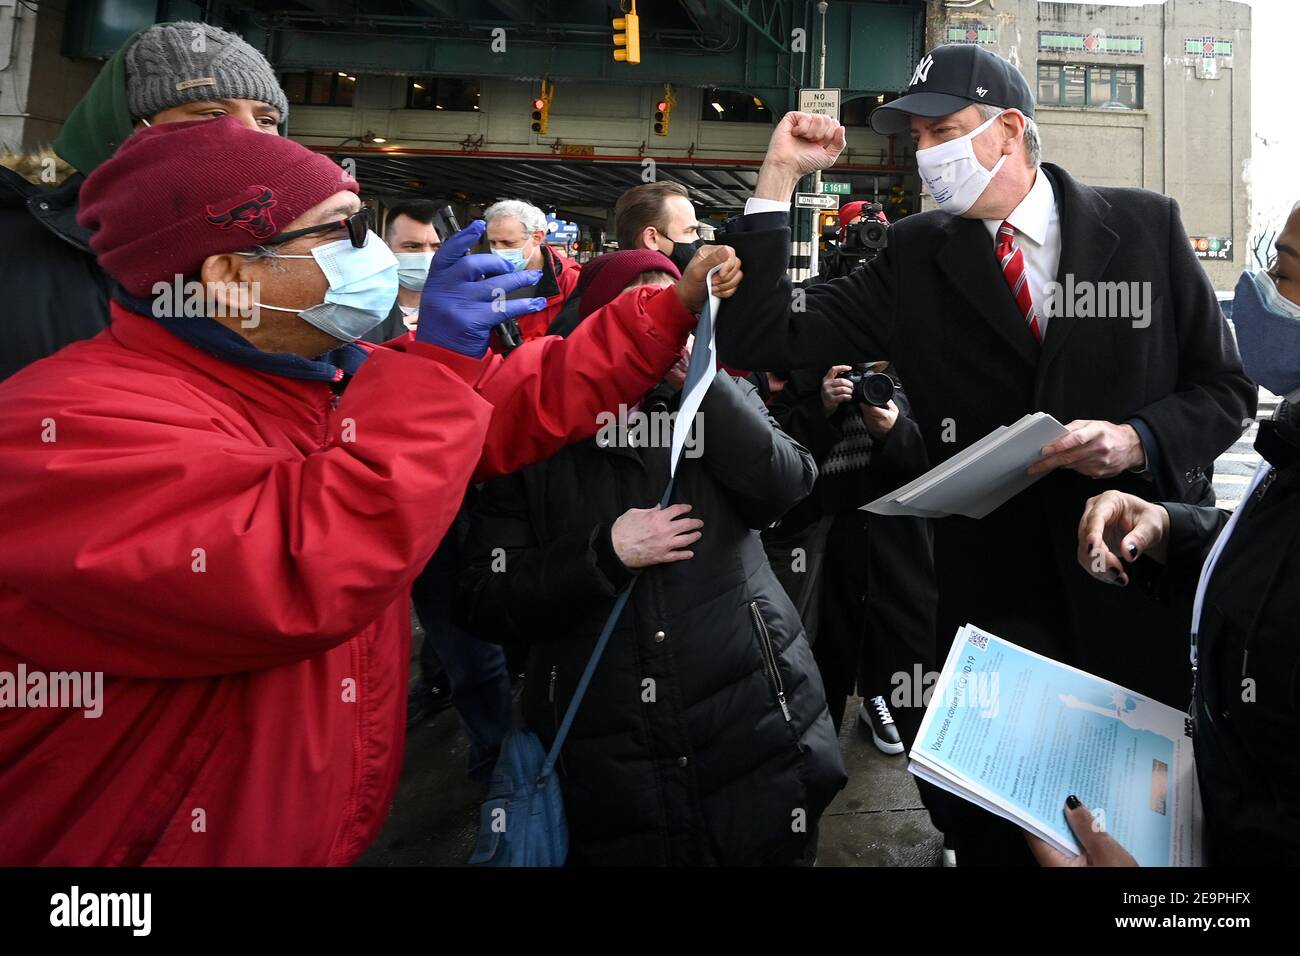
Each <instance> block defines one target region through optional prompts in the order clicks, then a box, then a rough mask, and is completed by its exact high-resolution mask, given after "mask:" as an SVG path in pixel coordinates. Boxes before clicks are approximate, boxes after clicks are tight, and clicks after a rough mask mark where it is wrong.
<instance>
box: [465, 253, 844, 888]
mask: <svg viewBox="0 0 1300 956" xmlns="http://www.w3.org/2000/svg"><path fill="white" fill-rule="evenodd" d="M602 259H603V260H606V261H605V262H602V261H601V260H602ZM648 271H653V272H658V273H663V274H666V275H667V277H668V281H671V279H674V278H675V277H676V275H677V269H676V267H675V266H674V265H673V264H672V263H671V262H670V261H669V260H668V259H667V258H666V257H665V256H663V255H662V254H661V253H658V252H652V251H650V250H628V251H623V252H617V253H611V254H609V255H608V256H602V257H600V258H598V259H596V260H594V261H593V262H592V263H589V264H588V265H587V267H586V268H585V269H584V270H583V276H584V279H588V278H589V277H591V276H595V278H593V279H590V282H589V285H588V286H587V287H585V288H584V290H583V292H582V296H583V298H582V309H583V311H584V312H586V311H589V310H591V309H594V308H597V307H598V306H599V305H601V304H602V303H603V302H604V301H607V300H608V299H609V298H611V297H614V296H616V295H618V294H619V293H621V292H623V291H624V290H625V289H626V288H627V287H628V286H629V285H630V284H632V283H633V282H635V281H636V280H637V277H638V276H640V275H642V274H643V273H645V272H648ZM646 294H649V290H648V289H633V291H631V292H630V293H628V295H629V297H634V296H643V295H646ZM678 372H679V378H678V380H677V381H676V382H675V383H674V384H675V385H676V386H677V387H680V375H681V374H684V370H682V369H679V370H678ZM671 374H672V373H670V378H671ZM676 400H677V398H676V395H674V394H671V393H662V392H661V393H656V392H652V393H651V394H650V395H649V396H647V398H646V399H645V400H644V401H643V402H642V403H641V404H640V405H639V406H638V407H637V408H636V409H633V410H632V411H631V412H628V411H627V410H626V409H623V410H621V411H620V415H619V419H620V421H619V422H618V423H616V422H614V421H609V422H607V423H605V424H606V427H605V428H604V429H603V430H602V432H601V433H600V434H598V435H597V436H596V438H595V439H594V440H591V441H587V442H584V443H582V444H580V445H575V446H571V447H569V448H567V449H565V450H564V451H562V452H560V453H559V454H558V455H556V456H555V457H553V458H551V459H550V460H548V461H546V462H542V463H541V464H539V465H537V466H534V467H530V468H528V469H525V470H524V471H523V472H521V473H518V474H515V475H511V476H508V477H506V478H503V479H500V480H497V481H494V482H491V483H489V484H488V485H486V486H485V488H484V490H483V493H482V495H481V497H480V500H479V504H478V508H477V511H476V514H475V518H474V523H473V526H472V530H471V532H470V537H469V541H468V542H467V545H466V556H467V567H466V570H465V571H464V573H463V574H462V576H461V579H460V581H459V586H458V592H459V594H458V598H459V602H458V603H459V607H458V612H459V615H460V617H461V620H462V621H463V622H464V623H465V625H466V626H467V627H468V628H469V630H470V631H471V632H473V633H475V634H476V635H477V636H479V637H481V638H483V639H486V640H491V641H498V642H525V643H527V644H528V645H529V647H530V649H531V653H530V655H529V661H528V671H527V677H526V681H525V688H524V698H523V713H524V719H525V721H526V722H527V724H528V727H529V729H531V730H532V731H533V732H535V733H537V734H538V736H539V737H541V738H542V741H543V742H544V744H545V745H547V746H549V744H550V742H551V740H552V739H553V738H554V736H555V733H556V729H557V727H558V725H559V722H560V720H561V719H562V717H563V714H564V712H565V710H566V708H567V706H568V703H569V700H570V697H571V695H572V694H573V691H574V688H575V685H576V684H577V682H578V679H579V677H580V675H581V673H582V671H583V668H584V667H585V665H586V662H587V660H588V658H589V657H590V656H591V652H592V648H593V646H594V644H595V641H596V636H597V635H598V633H599V632H600V630H601V626H602V624H603V623H604V620H605V618H606V616H607V615H608V613H609V610H610V607H611V605H612V604H613V601H614V597H615V595H616V594H617V593H618V591H619V590H620V589H621V588H622V587H623V586H624V585H626V584H627V583H628V582H629V581H630V580H631V578H632V577H633V576H634V575H640V576H641V578H642V580H641V581H639V582H638V586H637V588H636V589H635V590H634V591H633V592H632V596H631V599H630V601H629V603H628V605H627V608H626V610H625V611H624V613H623V615H622V618H621V619H620V621H619V624H618V628H617V630H616V631H615V632H614V634H613V637H612V638H611V640H610V643H609V646H608V648H607V649H606V651H605V654H604V657H603V658H602V659H601V661H600V664H599V666H598V668H597V669H596V672H595V677H594V679H593V681H592V684H591V686H590V689H589V691H588V693H587V696H586V697H585V698H584V699H583V702H582V705H581V707H580V708H579V710H578V713H577V718H576V720H575V722H574V724H573V730H572V733H571V734H570V736H569V738H568V741H567V743H566V745H565V748H564V751H563V754H562V757H561V760H560V768H561V785H562V787H563V789H564V797H565V812H566V815H567V818H568V826H569V838H570V850H569V853H570V860H571V861H572V862H574V863H578V864H588V865H591V864H595V865H635V864H645V865H650V864H659V865H673V864H676V865H690V864H696V865H698V864H731V865H752V864H790V863H795V862H798V861H800V860H803V859H806V858H807V857H808V856H809V855H810V853H809V851H810V844H813V846H815V834H816V823H817V820H818V819H819V817H820V816H821V813H822V811H823V810H824V809H825V807H826V806H827V804H828V803H829V802H830V800H831V798H832V797H833V796H834V795H835V793H836V791H838V790H839V789H840V787H842V786H843V785H844V782H845V772H844V766H843V762H842V759H841V757H840V752H839V745H838V742H837V741H836V739H835V733H834V730H833V729H832V726H831V721H830V717H829V715H828V714H827V712H826V703H825V696H824V694H823V692H822V686H821V681H820V679H819V678H818V676H817V669H816V666H815V664H814V662H813V659H812V652H811V650H810V649H809V647H808V644H807V642H806V641H805V640H804V637H803V629H802V627H801V625H800V623H799V618H798V615H797V614H796V613H795V610H794V607H793V605H791V603H790V601H789V599H788V598H787V597H786V595H785V592H784V591H783V590H782V588H781V586H780V584H778V583H777V580H776V578H775V576H774V575H773V574H772V570H771V568H770V567H769V566H768V563H767V559H766V557H765V555H764V552H763V547H762V543H761V542H760V540H759V537H758V531H757V529H760V528H763V527H765V526H766V525H768V524H770V523H771V522H772V521H774V520H775V519H776V518H778V517H780V515H781V514H782V513H783V512H785V511H786V510H787V509H788V508H790V507H791V506H792V505H793V504H795V503H796V502H797V501H799V499H801V498H802V497H803V496H805V495H806V494H807V493H808V491H809V489H810V488H811V487H812V483H813V480H814V478H815V477H816V467H815V466H814V465H813V462H812V459H811V457H810V456H809V454H808V452H807V451H805V450H804V449H803V448H801V447H800V446H799V445H797V444H796V443H795V442H794V441H793V440H792V439H790V438H789V437H788V436H787V435H785V434H784V433H783V432H782V431H781V430H780V429H779V428H778V427H777V426H776V424H775V423H774V422H773V421H772V420H771V418H770V417H769V416H768V415H767V413H766V410H765V409H764V408H763V405H762V403H761V402H760V401H759V399H758V398H757V396H756V394H755V392H754V390H753V389H752V387H750V386H748V385H745V384H742V383H738V382H737V381H736V380H735V379H733V378H731V377H730V376H729V375H727V374H725V373H719V375H718V376H717V377H716V378H715V379H714V381H713V383H712V385H710V387H709V390H708V392H707V394H706V395H705V398H704V401H703V405H702V406H701V409H700V412H699V415H698V418H697V420H696V425H695V435H694V442H693V443H692V444H691V445H688V448H687V451H686V454H685V456H684V458H683V461H682V464H681V467H680V468H679V470H678V472H677V485H676V491H675V493H674V496H673V498H674V501H676V502H680V504H672V505H670V506H669V507H667V508H666V509H663V510H660V509H659V508H658V507H657V502H658V501H659V499H660V497H661V495H662V493H663V490H664V488H665V486H666V484H667V481H668V458H669V453H670V451H669V448H668V441H667V440H664V439H666V437H667V434H668V429H667V428H662V429H656V428H655V425H656V424H657V423H666V417H664V418H659V417H655V416H667V415H668V414H669V412H670V410H671V409H672V408H674V407H675V405H676ZM637 416H648V418H644V419H638V418H637ZM647 421H648V422H649V423H650V426H649V431H650V433H651V434H650V438H651V440H650V441H649V443H646V444H643V443H641V442H636V443H635V444H634V443H633V442H632V441H629V439H631V438H632V437H633V436H634V435H635V433H636V429H638V428H640V429H641V430H642V432H643V433H644V432H645V431H646V430H647V429H646V422H647ZM624 423H626V425H627V430H624V427H623V424H624ZM616 424H617V427H615V426H616ZM656 432H657V438H656ZM688 514H689V515H692V516H695V517H687V515H688Z"/></svg>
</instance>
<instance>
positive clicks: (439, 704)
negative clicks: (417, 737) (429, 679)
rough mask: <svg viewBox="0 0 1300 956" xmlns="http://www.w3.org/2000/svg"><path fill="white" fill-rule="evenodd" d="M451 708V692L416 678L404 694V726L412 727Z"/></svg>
mask: <svg viewBox="0 0 1300 956" xmlns="http://www.w3.org/2000/svg"><path fill="white" fill-rule="evenodd" d="M450 706H451V691H450V689H449V688H446V687H440V686H439V685H437V684H434V685H433V686H430V685H428V684H426V683H425V682H424V680H423V678H417V679H416V681H415V683H414V684H412V685H411V689H410V690H409V691H407V693H406V726H407V727H408V728H410V727H414V726H415V725H416V724H418V723H420V721H422V720H428V719H429V718H430V717H432V716H434V715H435V714H439V713H441V712H442V711H444V710H446V709H447V708H448V707H450Z"/></svg>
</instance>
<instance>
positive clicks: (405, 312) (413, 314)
mask: <svg viewBox="0 0 1300 956" xmlns="http://www.w3.org/2000/svg"><path fill="white" fill-rule="evenodd" d="M398 308H399V309H401V310H402V324H403V325H405V326H406V327H407V328H408V329H410V330H411V331H412V332H414V331H415V327H416V326H417V325H419V324H420V307H419V306H418V305H399V306H398Z"/></svg>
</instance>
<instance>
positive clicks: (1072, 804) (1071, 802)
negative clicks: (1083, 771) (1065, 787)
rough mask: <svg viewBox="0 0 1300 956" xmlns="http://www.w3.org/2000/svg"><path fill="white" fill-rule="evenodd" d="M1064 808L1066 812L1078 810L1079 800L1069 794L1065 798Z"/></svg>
mask: <svg viewBox="0 0 1300 956" xmlns="http://www.w3.org/2000/svg"><path fill="white" fill-rule="evenodd" d="M1065 806H1066V809H1068V810H1077V809H1079V798H1078V797H1076V796H1075V795H1074V794H1070V795H1069V796H1068V797H1066V798H1065Z"/></svg>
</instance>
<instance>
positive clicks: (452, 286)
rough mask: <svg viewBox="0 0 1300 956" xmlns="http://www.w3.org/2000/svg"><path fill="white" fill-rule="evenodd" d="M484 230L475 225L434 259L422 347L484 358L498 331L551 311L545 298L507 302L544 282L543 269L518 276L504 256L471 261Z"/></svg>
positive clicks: (419, 335) (420, 331)
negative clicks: (520, 291)
mask: <svg viewBox="0 0 1300 956" xmlns="http://www.w3.org/2000/svg"><path fill="white" fill-rule="evenodd" d="M485 228H486V226H485V225H484V223H483V220H482V219H476V220H475V221H474V222H472V223H470V224H469V225H468V226H466V227H465V228H464V229H462V230H461V231H460V232H458V233H456V235H454V236H452V237H451V238H450V239H448V240H447V241H446V242H444V243H443V244H442V246H441V247H440V248H439V249H438V251H437V252H436V253H434V256H433V262H432V263H430V265H429V278H428V280H426V281H425V283H424V291H423V292H422V293H420V324H419V326H418V327H417V328H416V330H415V338H416V340H417V341H420V342H427V343H429V344H430V345H440V346H442V347H443V348H445V349H451V350H452V351H453V352H459V353H460V354H461V355H468V356H469V357H470V358H482V357H483V353H485V352H486V351H487V347H488V338H489V336H491V334H492V329H493V328H494V327H496V326H498V325H500V324H501V323H502V322H506V321H508V320H510V319H514V318H518V317H519V316H521V315H527V314H528V313H529V312H537V311H540V310H541V309H544V308H546V299H544V298H537V299H506V293H508V292H512V291H514V290H515V289H519V288H523V287H524V286H529V285H534V284H536V283H537V282H538V281H540V279H541V278H542V271H541V270H540V269H525V270H524V271H523V272H514V271H512V269H511V267H510V263H508V262H506V261H505V260H504V259H502V258H501V257H500V256H495V255H491V254H483V253H480V254H478V255H469V250H470V249H471V248H473V246H474V244H475V243H476V242H478V241H479V239H481V238H482V236H483V230H484V229H485Z"/></svg>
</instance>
